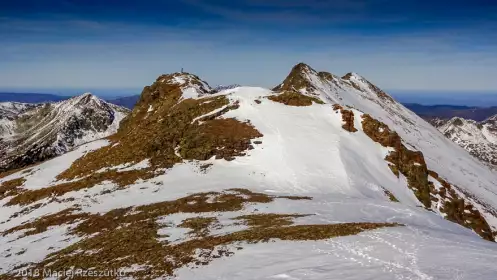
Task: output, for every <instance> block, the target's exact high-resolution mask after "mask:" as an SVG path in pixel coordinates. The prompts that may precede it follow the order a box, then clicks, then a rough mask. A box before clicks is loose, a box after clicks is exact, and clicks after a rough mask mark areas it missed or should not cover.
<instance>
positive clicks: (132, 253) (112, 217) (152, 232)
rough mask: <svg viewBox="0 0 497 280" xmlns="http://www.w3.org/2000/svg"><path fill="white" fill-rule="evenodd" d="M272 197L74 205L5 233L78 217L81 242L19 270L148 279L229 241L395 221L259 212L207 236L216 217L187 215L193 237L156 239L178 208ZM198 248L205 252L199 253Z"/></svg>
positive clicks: (347, 230) (200, 259)
mask: <svg viewBox="0 0 497 280" xmlns="http://www.w3.org/2000/svg"><path fill="white" fill-rule="evenodd" d="M274 199H284V198H281V197H277V196H270V195H266V194H262V193H255V192H252V191H250V190H246V189H232V190H228V191H226V192H222V193H218V192H209V193H198V194H192V195H190V196H187V197H184V198H180V199H177V200H174V201H166V202H160V203H154V204H150V205H144V206H139V207H134V208H123V209H115V210H112V211H110V212H107V213H105V214H89V213H73V211H76V210H77V209H68V210H65V211H62V212H59V213H57V214H54V215H49V216H46V217H44V218H40V219H38V220H36V221H34V222H32V223H28V224H25V225H22V226H19V227H16V228H13V229H10V230H8V231H7V232H4V233H3V234H4V235H6V234H10V233H12V232H15V231H18V230H23V229H28V230H29V231H28V232H27V233H26V234H35V233H40V232H43V231H46V230H47V228H48V227H50V226H55V225H60V224H73V223H75V222H77V221H79V223H78V224H77V225H75V226H74V227H73V229H72V234H75V235H79V236H82V237H83V240H81V241H79V242H77V243H75V244H74V245H71V246H69V247H67V248H65V249H62V250H60V251H58V252H55V253H52V254H50V255H49V256H48V257H47V258H46V259H45V260H43V261H42V262H40V263H38V264H21V265H19V266H18V268H23V267H33V268H44V269H52V270H57V271H58V270H62V269H66V268H67V267H71V266H74V267H78V268H83V269H85V268H86V269H89V268H92V269H95V270H103V269H106V270H108V269H120V268H124V267H130V266H131V265H134V264H138V265H147V266H148V267H147V268H146V269H145V270H143V271H135V272H131V273H129V276H133V277H134V278H136V279H152V278H154V277H161V276H164V275H166V276H172V275H173V274H174V270H176V269H177V268H180V267H182V266H185V265H188V264H207V263H208V262H209V261H210V260H211V259H212V258H216V257H219V256H221V255H224V256H229V255H232V254H233V252H231V251H230V250H229V249H227V248H224V247H223V246H226V245H230V244H240V242H242V243H256V242H265V241H269V240H271V239H281V240H320V239H327V238H332V237H336V236H344V235H351V234H357V233H359V232H361V231H364V230H372V229H377V228H381V227H390V226H396V225H397V224H387V223H350V224H334V225H298V226H294V225H293V221H292V219H293V218H296V217H302V216H305V215H297V214H287V215H285V214H260V215H245V216H240V217H238V218H236V219H237V220H243V221H245V223H246V224H247V225H248V226H249V228H248V229H246V230H241V231H238V232H234V233H231V234H226V235H218V236H211V235H209V233H210V230H209V229H210V228H211V226H212V225H215V224H216V223H217V219H216V218H205V217H196V218H191V219H186V220H184V221H183V223H182V224H181V225H180V227H186V228H191V229H192V232H191V234H192V235H193V236H194V237H195V238H194V239H190V240H187V241H185V242H182V243H179V244H169V243H168V242H166V241H162V242H161V241H159V238H161V237H162V236H159V235H158V233H157V232H158V230H159V229H160V228H161V227H163V226H161V225H159V224H158V223H157V219H158V218H159V217H162V216H167V215H170V214H174V213H180V212H183V213H208V212H224V211H239V210H242V209H243V207H244V204H246V203H268V202H271V201H273V200H274ZM298 199H300V198H298ZM96 233H98V234H96ZM238 246H240V245H238ZM198 250H202V252H203V253H202V254H200V255H197V254H196V253H197V252H198ZM11 276H12V275H9V274H4V275H0V279H8V278H9V277H11ZM75 279H81V278H78V277H76V278H75Z"/></svg>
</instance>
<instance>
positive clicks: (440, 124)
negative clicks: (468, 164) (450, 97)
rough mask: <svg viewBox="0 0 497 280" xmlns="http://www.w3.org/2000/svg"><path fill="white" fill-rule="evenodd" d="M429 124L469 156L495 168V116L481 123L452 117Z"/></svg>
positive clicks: (496, 119) (496, 123)
mask: <svg viewBox="0 0 497 280" xmlns="http://www.w3.org/2000/svg"><path fill="white" fill-rule="evenodd" d="M430 123H431V124H433V126H435V127H436V128H438V130H440V132H442V133H443V134H444V135H445V136H446V137H447V138H449V139H450V140H452V141H454V143H456V144H458V145H459V146H461V147H462V148H464V149H465V150H467V151H468V152H469V153H470V154H471V155H473V156H475V157H476V158H478V159H480V160H481V161H483V162H485V163H488V164H490V165H491V166H494V167H495V166H497V115H495V116H493V117H490V118H488V119H486V120H484V121H482V122H476V121H474V120H467V119H464V118H459V117H454V118H452V119H450V120H443V119H432V120H430Z"/></svg>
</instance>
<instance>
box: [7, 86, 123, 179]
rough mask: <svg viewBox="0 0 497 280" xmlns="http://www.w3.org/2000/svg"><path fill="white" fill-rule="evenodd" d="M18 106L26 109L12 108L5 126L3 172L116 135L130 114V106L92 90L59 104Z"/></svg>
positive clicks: (17, 106)
mask: <svg viewBox="0 0 497 280" xmlns="http://www.w3.org/2000/svg"><path fill="white" fill-rule="evenodd" d="M11 104H15V103H11ZM11 107H12V106H11ZM15 107H16V108H17V109H19V108H22V110H15V112H14V111H12V112H11V113H12V114H11V115H10V117H9V119H8V124H4V126H3V127H4V128H5V129H3V133H2V143H1V145H2V152H1V154H0V170H3V171H7V170H11V169H16V168H21V167H24V166H27V165H31V164H34V163H37V162H40V161H43V160H47V159H49V158H52V157H55V156H57V155H60V154H63V153H65V152H67V151H69V150H71V149H73V148H74V147H76V146H78V145H81V144H84V143H86V142H89V141H93V140H96V139H99V138H102V137H106V136H108V135H110V134H113V133H114V132H116V131H117V128H118V126H119V122H120V120H121V119H123V118H124V116H125V115H126V114H127V113H128V111H127V109H125V108H122V107H118V106H115V105H112V104H109V103H106V102H104V101H103V100H101V99H99V98H97V97H95V96H93V95H91V94H89V93H86V94H83V95H81V96H77V97H73V98H71V99H68V100H66V101H61V102H58V103H45V104H37V105H29V104H24V105H22V106H19V105H16V106H15ZM7 128H8V129H7Z"/></svg>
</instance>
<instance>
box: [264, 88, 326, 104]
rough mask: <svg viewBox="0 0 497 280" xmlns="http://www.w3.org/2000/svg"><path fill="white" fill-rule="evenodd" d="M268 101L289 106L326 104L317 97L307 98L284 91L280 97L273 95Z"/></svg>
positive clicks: (296, 93)
mask: <svg viewBox="0 0 497 280" xmlns="http://www.w3.org/2000/svg"><path fill="white" fill-rule="evenodd" d="M268 99H269V100H272V101H274V102H278V103H283V104H285V105H289V106H311V105H312V103H313V102H314V103H318V104H324V102H323V101H321V100H319V99H318V98H316V97H310V96H306V95H303V94H301V93H298V92H295V91H284V92H283V93H281V94H278V95H271V96H269V97H268Z"/></svg>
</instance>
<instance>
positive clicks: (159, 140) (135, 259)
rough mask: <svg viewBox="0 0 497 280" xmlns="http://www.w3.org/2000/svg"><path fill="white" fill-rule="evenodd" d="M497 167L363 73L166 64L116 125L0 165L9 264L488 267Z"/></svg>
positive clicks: (9, 274)
mask: <svg viewBox="0 0 497 280" xmlns="http://www.w3.org/2000/svg"><path fill="white" fill-rule="evenodd" d="M89 99H91V98H84V100H86V101H87V102H85V103H93V102H94V101H91V100H89ZM95 102H96V101H95ZM75 103H77V102H75ZM92 107H98V106H96V105H95V104H94V106H92ZM42 108H43V107H42ZM42 108H39V110H42ZM45 115H50V113H45V114H41V116H45ZM40 118H42V117H40ZM95 119H96V120H100V118H95ZM29 120H30V118H28V119H27V120H26V122H27V123H30V122H29ZM106 123H107V122H105V121H98V122H97V123H95V124H92V127H93V126H95V127H100V126H101V125H102V124H106ZM78 127H80V126H78ZM81 127H87V126H86V125H83V124H82V125H81ZM495 182H497V175H496V174H495V173H493V172H492V171H491V170H490V169H488V168H487V167H486V166H485V165H483V164H481V163H480V162H478V161H476V160H475V159H474V158H473V157H471V156H470V155H469V154H468V153H467V152H466V151H464V150H463V149H461V148H460V147H458V146H457V145H456V144H454V143H452V142H451V141H449V140H448V139H446V138H445V136H444V135H442V134H441V133H440V132H439V131H438V130H436V129H435V128H434V127H433V126H431V125H430V124H428V123H427V122H425V121H423V120H422V119H421V118H419V117H418V116H416V115H415V114H414V113H412V112H411V111H409V110H407V109H406V108H404V107H403V106H402V105H400V104H398V103H397V102H396V101H395V100H394V99H392V98H391V97H390V96H389V95H388V94H387V93H385V92H384V91H382V90H381V89H380V88H379V87H377V86H375V85H373V84H372V83H370V82H369V81H367V80H366V79H365V78H363V77H361V76H359V75H357V74H353V73H351V74H347V75H345V76H343V77H342V78H341V77H339V76H336V75H333V74H330V73H327V72H317V71H315V70H314V69H312V68H311V67H310V66H308V65H305V64H303V63H301V64H298V65H296V66H295V67H294V68H293V69H292V70H291V72H290V74H289V75H288V77H287V78H286V79H284V82H283V83H282V84H280V85H278V86H277V87H276V88H275V89H274V90H269V89H264V88H255V87H236V88H233V89H225V90H223V91H221V92H217V91H215V90H213V89H212V88H211V87H210V86H209V85H208V84H207V83H206V82H204V81H202V80H201V79H200V78H199V77H197V76H195V75H193V74H189V73H173V74H167V75H161V76H160V77H159V78H157V80H156V81H155V82H154V83H153V84H151V85H150V86H146V87H145V88H144V89H143V91H142V94H141V96H140V100H139V101H138V103H137V105H136V106H135V107H134V109H133V111H132V112H131V113H130V114H128V115H127V116H126V117H125V118H124V119H123V121H122V122H121V125H120V127H119V129H118V130H117V132H116V133H115V134H113V135H111V136H109V137H107V138H106V139H102V140H98V141H93V142H89V143H87V144H84V145H81V146H79V147H77V148H75V149H74V150H72V151H70V152H68V153H65V154H63V155H61V156H59V157H56V158H54V159H51V160H48V161H45V162H43V163H40V164H39V165H36V166H30V167H27V168H23V169H21V170H15V171H11V172H7V173H2V174H0V210H1V211H0V213H2V214H1V215H0V234H2V238H1V239H0V269H1V271H2V272H1V273H3V274H0V279H12V278H13V277H14V276H15V275H16V274H18V273H19V272H22V271H31V270H33V271H34V270H36V269H45V270H51V271H64V270H65V269H70V268H81V269H83V270H95V271H105V270H110V271H113V272H116V273H119V274H118V275H117V276H116V277H114V278H125V277H126V278H129V279H161V278H177V279H219V277H221V276H222V277H224V278H227V279H242V280H245V279H247V280H248V279H273V278H291V279H303V278H306V277H307V278H308V276H309V275H312V277H313V278H314V279H340V277H342V278H343V276H344V275H347V276H350V277H349V278H351V279H365V278H374V279H390V278H392V279H395V278H398V279H418V278H419V279H454V278H457V277H460V276H461V275H464V276H468V277H469V278H475V279H476V278H478V279H489V280H490V279H493V278H494V277H495V275H496V274H497V268H496V266H495V262H496V261H497V257H496V256H497V245H495V243H493V242H488V241H494V240H495V236H496V232H495V231H496V230H497V210H496V209H497V186H496V183H495ZM336 237H340V238H336ZM247 256H248V257H247ZM454 256H457V258H454ZM392 260H395V263H392ZM420 260H422V261H420ZM358 264H360V265H358ZM440 267H443V268H444V269H443V270H440ZM81 278H84V277H81Z"/></svg>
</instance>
